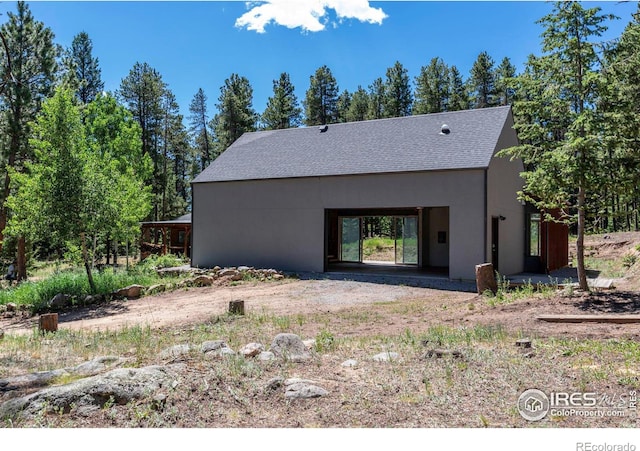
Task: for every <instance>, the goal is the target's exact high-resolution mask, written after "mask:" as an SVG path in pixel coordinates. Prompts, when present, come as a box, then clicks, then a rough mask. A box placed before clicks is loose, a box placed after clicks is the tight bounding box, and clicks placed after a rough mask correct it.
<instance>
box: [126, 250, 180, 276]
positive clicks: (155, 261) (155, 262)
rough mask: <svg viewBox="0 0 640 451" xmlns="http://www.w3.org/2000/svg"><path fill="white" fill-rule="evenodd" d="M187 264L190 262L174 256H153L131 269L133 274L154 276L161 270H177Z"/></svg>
mask: <svg viewBox="0 0 640 451" xmlns="http://www.w3.org/2000/svg"><path fill="white" fill-rule="evenodd" d="M187 263H188V260H185V259H183V258H181V257H179V256H177V255H174V254H165V255H156V254H151V255H150V256H148V257H147V258H145V259H144V260H142V261H141V262H139V263H138V264H136V265H135V266H134V267H133V268H131V272H132V273H134V274H147V275H154V274H155V273H156V271H157V270H159V269H163V268H175V267H178V266H183V265H185V264H187Z"/></svg>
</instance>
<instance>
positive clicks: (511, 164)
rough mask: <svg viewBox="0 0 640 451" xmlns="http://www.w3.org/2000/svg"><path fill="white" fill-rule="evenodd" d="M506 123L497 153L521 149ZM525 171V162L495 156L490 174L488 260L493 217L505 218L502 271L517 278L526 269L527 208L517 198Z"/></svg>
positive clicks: (500, 244) (503, 222)
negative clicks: (517, 147) (501, 150)
mask: <svg viewBox="0 0 640 451" xmlns="http://www.w3.org/2000/svg"><path fill="white" fill-rule="evenodd" d="M512 125H513V123H512V122H510V121H507V123H506V124H505V128H504V130H503V131H502V134H501V136H500V139H499V141H498V145H497V147H496V148H497V149H505V148H508V147H511V146H516V145H518V139H517V136H516V133H515V132H514V131H513V129H512V128H511V127H512ZM522 171H524V165H523V164H522V160H520V159H515V160H513V161H511V160H510V159H509V158H500V157H496V156H494V158H492V160H491V163H490V164H489V169H488V171H487V186H488V196H487V216H488V223H487V224H488V226H487V256H488V260H490V259H491V249H490V247H491V217H492V216H500V215H502V216H503V217H505V220H504V221H500V226H499V234H500V240H499V247H498V250H499V257H498V262H499V268H496V270H497V271H498V272H500V273H501V274H503V275H509V274H517V273H520V272H522V271H523V269H524V237H525V230H524V227H525V218H524V206H523V205H522V203H521V202H520V201H519V200H518V198H517V192H518V191H520V190H522V186H523V180H522V178H521V177H520V173H521V172H522Z"/></svg>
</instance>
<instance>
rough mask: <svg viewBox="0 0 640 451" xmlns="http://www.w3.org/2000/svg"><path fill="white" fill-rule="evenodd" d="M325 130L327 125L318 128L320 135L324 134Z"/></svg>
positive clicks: (327, 127)
mask: <svg viewBox="0 0 640 451" xmlns="http://www.w3.org/2000/svg"><path fill="white" fill-rule="evenodd" d="M327 130H329V126H328V125H323V126H321V127H320V133H324V132H326V131H327Z"/></svg>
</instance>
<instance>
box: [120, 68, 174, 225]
mask: <svg viewBox="0 0 640 451" xmlns="http://www.w3.org/2000/svg"><path fill="white" fill-rule="evenodd" d="M165 91H166V85H165V83H164V81H163V80H162V76H161V75H160V73H159V72H158V71H157V70H155V69H153V68H152V67H151V66H149V64H147V63H139V62H138V63H135V65H134V66H133V68H132V69H131V71H129V75H127V77H125V78H124V79H123V80H122V82H121V84H120V89H119V90H118V97H119V98H120V99H122V101H124V102H125V104H126V105H127V107H128V109H129V111H130V112H131V114H132V115H133V117H134V118H135V120H136V121H137V122H138V124H140V129H141V138H142V153H143V155H149V156H150V157H151V160H152V161H153V177H152V178H151V179H150V180H147V184H149V185H151V186H152V187H153V199H154V200H153V213H152V217H151V218H150V219H153V220H155V221H157V220H159V218H160V215H161V211H162V206H161V205H160V203H159V201H158V199H159V198H160V193H161V192H162V187H161V186H160V183H159V180H158V174H160V173H161V172H162V168H163V166H164V164H163V161H162V150H161V147H160V146H161V144H162V121H163V118H164V110H163V105H162V101H163V96H164V95H165Z"/></svg>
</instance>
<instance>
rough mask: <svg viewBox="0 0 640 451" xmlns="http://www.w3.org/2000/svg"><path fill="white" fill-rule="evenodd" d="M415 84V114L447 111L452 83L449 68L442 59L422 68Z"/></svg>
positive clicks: (433, 60)
mask: <svg viewBox="0 0 640 451" xmlns="http://www.w3.org/2000/svg"><path fill="white" fill-rule="evenodd" d="M458 75H459V74H458ZM415 82H416V94H415V102H414V105H413V114H427V113H440V112H442V111H447V109H448V104H449V96H450V90H451V83H450V78H449V68H448V67H447V65H446V64H445V62H444V61H442V59H441V58H437V57H436V58H433V59H432V60H431V62H429V65H428V66H422V67H421V68H420V75H418V76H417V77H416V80H415Z"/></svg>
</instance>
